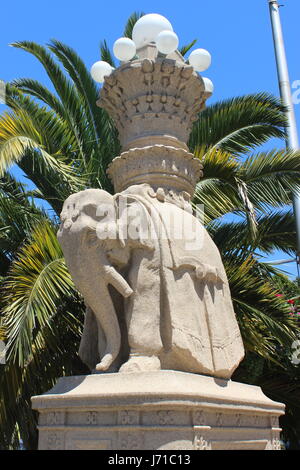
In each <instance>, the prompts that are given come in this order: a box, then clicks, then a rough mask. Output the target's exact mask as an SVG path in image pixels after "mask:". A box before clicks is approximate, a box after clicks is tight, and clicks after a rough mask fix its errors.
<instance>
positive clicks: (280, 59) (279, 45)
mask: <svg viewBox="0 0 300 470" xmlns="http://www.w3.org/2000/svg"><path fill="white" fill-rule="evenodd" d="M268 2H269V8H270V16H271V23H272V30H273V39H274V48H275V55H276V62H277V73H278V81H279V88H280V95H281V99H282V102H283V104H284V105H285V106H286V108H287V113H286V114H287V119H288V128H287V132H286V146H287V148H288V149H290V150H299V139H298V132H297V124H296V118H295V111H294V104H293V100H292V93H291V86H290V78H289V71H288V65H287V59H286V53H285V47H284V40H283V33H282V27H281V21H280V13H279V5H278V1H277V0H268ZM299 158H300V157H299ZM293 205H294V214H295V220H296V236H297V261H298V263H299V256H300V194H294V197H293Z"/></svg>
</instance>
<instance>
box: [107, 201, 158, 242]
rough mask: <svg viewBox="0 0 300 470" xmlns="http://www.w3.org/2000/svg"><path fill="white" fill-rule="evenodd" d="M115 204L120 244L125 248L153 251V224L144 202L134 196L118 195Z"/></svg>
mask: <svg viewBox="0 0 300 470" xmlns="http://www.w3.org/2000/svg"><path fill="white" fill-rule="evenodd" d="M115 204H116V215H117V232H118V238H119V240H120V244H121V245H122V246H123V247H125V246H129V247H130V248H146V249H149V250H153V249H154V244H153V241H152V237H151V234H152V222H151V218H150V215H149V213H148V211H147V209H146V208H145V206H144V205H143V204H142V202H140V201H139V199H138V198H136V197H134V196H132V195H122V194H117V195H116V196H115ZM152 235H153V234H152Z"/></svg>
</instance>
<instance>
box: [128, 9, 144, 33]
mask: <svg viewBox="0 0 300 470" xmlns="http://www.w3.org/2000/svg"><path fill="white" fill-rule="evenodd" d="M144 15H145V13H143V12H134V13H132V15H130V17H129V18H128V20H127V22H126V25H125V28H124V32H123V36H124V37H125V38H129V39H132V30H133V27H134V25H135V23H136V22H137V21H138V20H139V19H140V18H141V17H142V16H144Z"/></svg>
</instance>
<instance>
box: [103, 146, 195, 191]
mask: <svg viewBox="0 0 300 470" xmlns="http://www.w3.org/2000/svg"><path fill="white" fill-rule="evenodd" d="M202 169H203V166H202V165H201V163H200V161H199V160H198V159H197V158H194V156H193V155H192V154H191V153H189V152H187V151H186V150H184V149H180V148H174V147H169V146H165V145H153V146H148V147H144V148H135V149H132V150H129V151H127V152H123V153H122V154H121V155H120V157H117V158H115V159H114V160H113V162H112V163H111V164H110V166H109V168H108V171H107V173H108V174H109V176H110V177H111V178H112V180H113V183H114V187H115V190H116V191H117V192H121V191H123V190H124V189H126V188H128V187H129V186H132V185H135V184H142V183H149V184H151V186H153V187H163V188H165V189H168V188H169V189H170V190H175V191H180V192H186V193H187V194H188V195H189V196H193V194H194V189H195V185H196V183H197V182H198V181H199V179H200V178H201V176H202V175H203V173H202Z"/></svg>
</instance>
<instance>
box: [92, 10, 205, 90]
mask: <svg viewBox="0 0 300 470" xmlns="http://www.w3.org/2000/svg"><path fill="white" fill-rule="evenodd" d="M150 43H155V44H156V47H157V49H158V51H159V52H160V53H161V54H164V55H168V54H171V53H172V52H174V51H176V50H177V48H178V44H179V39H178V36H177V34H176V33H175V32H174V31H173V27H172V25H171V23H170V22H169V20H167V18H165V17H164V16H161V15H158V14H156V13H151V14H149V15H144V16H142V17H141V18H140V19H139V20H138V21H137V22H136V23H135V25H134V27H133V30H132V39H129V38H120V39H117V40H116V41H115V43H114V46H113V52H114V55H115V57H116V58H117V59H119V60H120V61H121V62H127V61H130V60H132V59H134V58H136V57H137V56H136V52H137V50H138V49H141V48H142V47H144V46H146V45H147V44H150ZM188 62H189V64H190V65H192V66H193V67H194V69H195V70H196V72H204V71H205V70H207V69H208V68H209V66H210V64H211V55H210V53H209V52H208V51H206V50H205V49H195V50H194V51H193V52H191V54H190V56H189V58H188ZM113 70H114V69H113V67H112V66H111V65H110V64H109V63H108V62H104V61H103V60H100V61H98V62H96V63H95V64H94V65H93V66H92V68H91V75H92V77H93V79H94V80H95V81H96V82H98V83H103V82H104V79H105V77H107V76H109V75H110V74H111V73H112V71H113ZM202 78H203V81H204V84H205V90H206V91H208V92H210V93H212V92H213V88H214V87H213V83H212V82H211V80H209V79H208V78H204V77H202Z"/></svg>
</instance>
